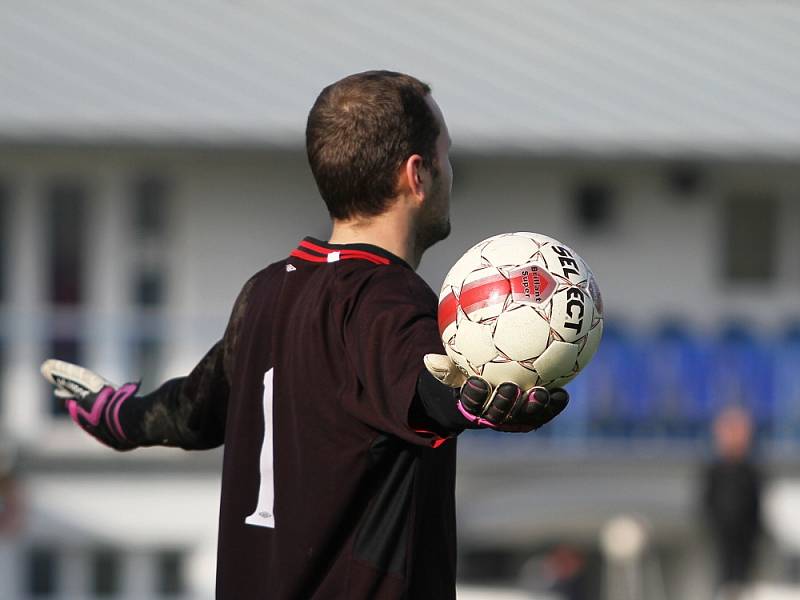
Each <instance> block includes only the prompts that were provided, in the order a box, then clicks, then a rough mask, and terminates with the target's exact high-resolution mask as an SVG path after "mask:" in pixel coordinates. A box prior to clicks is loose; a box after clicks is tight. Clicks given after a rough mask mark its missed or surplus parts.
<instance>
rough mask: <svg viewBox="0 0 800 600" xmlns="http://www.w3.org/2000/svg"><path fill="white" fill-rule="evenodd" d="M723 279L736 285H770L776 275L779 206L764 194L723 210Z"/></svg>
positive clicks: (743, 196)
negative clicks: (768, 283)
mask: <svg viewBox="0 0 800 600" xmlns="http://www.w3.org/2000/svg"><path fill="white" fill-rule="evenodd" d="M722 226H723V236H722V239H723V275H724V277H725V279H726V280H727V281H729V282H732V283H767V282H770V281H772V280H773V279H774V278H775V275H776V261H777V258H778V241H779V240H778V204H777V202H776V200H775V198H773V197H771V196H769V195H767V194H763V195H758V194H741V195H736V196H733V197H731V198H729V199H728V201H727V202H726V203H725V204H724V207H723V215H722Z"/></svg>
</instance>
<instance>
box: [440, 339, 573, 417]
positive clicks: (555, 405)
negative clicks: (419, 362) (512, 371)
mask: <svg viewBox="0 0 800 600" xmlns="http://www.w3.org/2000/svg"><path fill="white" fill-rule="evenodd" d="M448 363H449V364H448ZM425 366H426V368H427V369H428V372H430V373H431V375H433V376H434V377H436V379H438V380H439V381H441V382H442V383H444V384H446V385H450V386H451V387H459V386H460V387H461V392H460V394H459V397H458V410H459V411H460V412H461V414H462V415H464V417H465V418H466V419H468V420H469V421H470V422H472V423H474V424H475V425H478V426H480V427H489V428H491V429H496V430H498V431H512V432H528V431H532V430H534V429H538V428H539V427H541V426H542V425H545V424H546V423H548V422H550V421H551V420H553V419H554V418H555V417H556V416H557V415H558V414H559V413H560V412H561V411H562V410H564V408H565V407H566V406H567V403H568V402H569V394H567V392H566V390H563V389H561V388H553V389H552V390H547V389H546V388H543V387H534V388H531V389H530V390H527V391H524V390H522V389H521V388H520V387H519V386H518V385H516V384H514V383H501V384H500V385H498V386H497V388H495V389H494V390H493V389H492V386H491V385H489V383H488V382H487V381H486V380H484V379H482V378H480V377H469V378H467V377H466V376H465V375H464V374H463V373H461V372H460V371H459V370H458V367H457V366H456V365H455V364H454V363H453V362H452V361H451V360H450V359H449V358H448V357H447V356H444V355H436V354H428V355H427V356H425ZM459 375H460V377H459Z"/></svg>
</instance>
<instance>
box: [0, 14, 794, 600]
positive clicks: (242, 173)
mask: <svg viewBox="0 0 800 600" xmlns="http://www.w3.org/2000/svg"><path fill="white" fill-rule="evenodd" d="M420 15H423V17H422V18H420ZM798 22H800V9H798V8H797V7H795V6H793V5H791V4H764V3H760V2H750V1H748V2H739V3H736V4H734V5H721V4H718V3H712V2H699V3H698V2H693V3H689V2H677V3H670V4H669V5H666V4H665V5H646V6H638V7H627V8H625V9H622V8H621V7H619V6H617V5H616V4H615V3H610V2H608V3H607V2H594V3H591V4H586V5H583V4H581V3H555V4H554V3H549V2H544V1H541V2H539V1H537V2H533V3H531V2H521V1H519V2H512V3H503V4H502V5H501V6H498V7H494V8H492V9H491V10H487V8H486V7H485V6H484V5H483V4H482V3H478V2H466V3H463V2H462V3H459V4H458V7H457V8H456V7H455V6H453V7H450V6H449V5H445V4H430V3H419V4H418V5H417V6H416V7H415V8H414V7H409V9H408V13H405V12H403V11H402V10H401V9H400V8H399V7H397V6H391V7H390V6H388V5H387V6H381V7H376V6H370V7H367V6H366V5H359V6H356V5H348V4H344V5H336V6H333V5H322V4H320V5H315V6H314V7H313V8H309V7H306V6H300V5H298V6H294V5H291V6H290V5H286V4H280V3H254V2H249V1H243V2H237V3H224V4H223V3H212V2H200V3H196V2H188V1H178V2H170V3H157V2H155V1H153V0H147V1H145V2H138V3H127V4H121V3H112V4H109V3H106V2H101V1H100V0H82V1H75V2H69V3H56V4H54V3H38V2H26V3H17V2H11V1H5V2H0V48H1V50H0V390H1V391H2V393H1V395H0V431H2V433H0V436H2V438H0V440H1V441H2V444H3V446H4V447H8V448H14V449H15V450H14V452H13V455H14V456H15V457H16V458H15V461H14V462H15V466H14V468H13V469H11V468H9V470H8V473H9V475H8V481H11V480H13V482H14V483H13V486H12V485H11V484H9V486H8V487H7V488H0V489H2V490H6V489H11V488H12V487H13V489H14V490H15V491H14V497H15V498H16V500H14V503H15V506H16V507H17V508H15V509H14V510H15V511H19V515H18V517H15V519H17V518H18V524H17V525H15V527H14V528H7V529H4V528H3V526H2V509H0V597H2V598H6V597H8V598H28V597H35V598H40V597H42V598H46V597H51V598H94V597H122V598H130V599H132V598H155V597H180V598H192V599H194V598H207V597H209V596H210V594H211V592H210V590H211V589H212V588H213V579H214V558H215V557H214V552H215V548H214V543H215V530H216V503H217V495H218V469H219V452H211V453H205V454H188V453H183V452H180V451H173V452H170V451H165V450H141V451H136V452H133V453H126V454H115V453H112V452H110V451H106V450H105V449H103V448H101V447H100V446H99V445H98V444H96V443H95V442H94V441H93V440H91V439H89V438H87V437H85V436H83V435H81V433H80V432H78V431H77V430H76V429H74V428H73V427H72V425H71V423H70V422H69V419H68V418H65V413H64V411H63V409H62V408H61V406H60V405H59V404H57V403H56V402H55V401H54V400H53V399H52V398H51V397H50V396H49V394H48V389H47V387H46V386H45V385H44V383H43V381H42V380H41V378H40V377H39V375H38V365H39V363H40V362H41V360H42V359H44V358H46V357H49V356H57V357H59V358H62V359H65V360H70V361H74V362H79V363H84V364H87V365H91V367H92V368H94V369H96V370H97V371H98V372H100V373H101V374H103V375H105V376H107V377H108V378H110V379H113V380H116V381H118V382H122V381H127V380H131V379H138V378H141V379H142V380H143V388H144V389H152V388H153V387H155V386H156V385H157V384H158V383H159V382H160V381H162V380H164V379H165V378H168V377H173V376H179V375H181V374H183V373H186V372H187V371H188V369H190V368H191V367H192V366H193V365H194V364H195V362H196V361H197V360H199V358H200V357H201V356H202V355H203V354H204V353H205V351H206V350H207V349H208V347H210V345H211V344H213V343H214V341H216V339H218V338H219V337H220V336H221V334H222V331H223V328H224V325H225V322H226V319H227V312H228V310H229V308H230V306H231V304H232V302H233V299H234V298H235V295H236V293H237V292H238V290H239V286H240V285H241V284H242V283H243V282H244V281H245V280H246V278H247V277H248V276H249V275H250V274H252V273H253V272H255V271H256V270H258V269H259V268H261V267H262V266H263V265H265V264H267V263H269V262H271V261H273V260H276V259H279V258H282V257H284V256H285V255H286V254H287V253H288V252H289V251H290V250H291V248H293V247H294V245H295V244H296V243H297V241H298V240H299V239H300V238H301V237H303V236H305V235H314V236H317V237H323V238H324V237H325V236H326V235H327V233H328V221H327V216H326V214H325V211H324V207H323V205H322V203H321V201H320V200H319V199H318V197H317V194H316V189H315V187H314V183H313V180H312V179H311V175H310V172H309V170H308V168H307V166H306V163H305V155H304V150H303V130H304V126H305V116H306V114H307V111H308V109H309V108H310V106H311V104H312V102H313V100H314V98H315V96H316V94H317V93H318V92H319V90H320V89H321V88H322V87H323V86H324V85H326V84H328V83H330V82H332V81H334V80H336V79H338V78H339V77H341V76H343V75H345V74H348V73H351V72H354V71H359V70H365V69H369V68H390V69H396V70H403V71H408V72H411V73H413V74H416V75H418V76H419V77H421V78H423V79H425V80H427V81H430V82H431V83H432V84H433V87H434V94H435V96H436V98H437V100H438V101H439V103H440V105H441V106H442V108H443V110H444V112H445V115H446V117H447V119H448V123H449V127H450V130H451V134H452V137H453V140H454V147H453V163H454V169H455V187H454V194H453V206H452V217H453V226H454V229H453V234H452V236H451V237H450V238H449V239H448V240H446V241H445V242H444V243H442V244H441V245H440V246H437V247H436V248H435V249H433V250H432V251H431V252H430V253H429V255H427V256H426V257H425V258H424V260H423V264H422V266H421V269H420V271H421V273H422V275H423V276H424V277H426V279H427V280H428V281H429V282H430V284H431V285H432V286H433V287H434V289H436V288H438V286H439V284H440V282H441V280H442V278H443V276H444V274H445V273H446V271H447V269H448V268H449V267H450V265H452V263H453V262H454V261H455V260H456V259H457V258H458V257H459V256H460V254H461V253H462V252H463V251H464V250H465V249H466V248H468V247H469V246H471V245H472V244H473V243H475V242H477V241H478V240H480V239H483V238H485V237H488V236H489V235H491V234H494V233H498V232H503V231H513V230H530V231H538V232H542V233H547V234H548V235H551V236H553V237H556V238H558V239H561V240H563V241H564V242H566V243H568V244H569V245H570V246H572V247H573V248H575V249H576V250H577V251H578V252H580V254H581V255H582V256H583V257H584V258H586V259H587V261H588V262H589V264H590V265H591V267H592V269H593V270H594V272H595V274H596V276H597V278H598V281H599V282H600V285H601V288H602V291H603V295H604V300H605V309H606V317H607V323H608V333H607V336H606V341H605V342H604V344H603V346H602V347H601V351H600V353H599V354H598V356H597V358H596V359H595V362H594V363H593V364H592V365H591V366H590V367H589V369H587V372H586V373H585V375H583V376H581V377H580V378H579V379H578V380H576V382H575V383H574V386H573V389H572V390H571V391H572V393H573V402H572V406H571V407H570V409H569V411H568V414H565V415H564V416H563V417H561V418H560V420H559V422H558V423H557V424H556V425H555V426H554V427H552V428H551V430H550V431H545V432H542V433H541V434H540V435H537V436H529V437H526V438H524V439H523V438H520V437H513V436H512V437H510V438H509V437H508V436H506V437H503V436H495V435H491V434H482V433H481V434H468V435H466V436H464V438H462V442H463V443H462V464H461V466H462V469H461V470H462V473H461V480H460V487H459V494H460V495H461V496H462V498H461V510H462V515H461V516H462V522H463V523H462V537H461V543H462V550H463V552H464V560H463V561H462V574H463V576H464V579H466V580H469V579H473V580H481V581H489V580H492V579H496V580H504V581H505V582H506V583H508V582H509V581H511V582H513V581H514V579H515V578H516V577H517V576H518V574H519V572H520V569H521V568H522V566H523V564H524V563H526V562H528V559H529V558H530V556H531V555H537V554H538V553H541V554H542V555H543V556H544V555H545V554H546V552H547V551H548V549H549V548H550V547H551V546H554V545H556V544H558V543H561V542H567V543H571V544H574V545H577V547H581V548H584V549H585V550H586V552H587V555H588V556H594V555H593V554H592V553H593V552H594V551H595V549H596V547H597V535H598V532H599V531H600V530H601V528H602V526H603V524H604V523H605V522H606V520H608V519H609V518H611V517H613V516H615V515H616V514H618V513H635V514H638V515H642V516H643V517H644V518H645V519H646V520H648V521H649V522H650V525H651V527H652V540H653V544H654V546H655V550H654V552H655V555H656V557H657V558H658V560H657V562H658V564H659V565H660V568H661V570H662V571H663V579H664V580H665V581H667V584H666V585H667V586H668V587H669V586H671V587H670V589H671V590H672V592H673V593H674V596H673V597H686V598H689V597H692V598H694V597H699V596H697V594H698V593H699V592H698V590H702V589H704V586H706V585H707V584H708V581H709V580H710V577H711V575H710V571H709V567H708V562H707V559H706V558H705V554H704V553H703V552H702V546H701V544H702V537H701V536H700V535H699V534H698V530H697V527H696V522H695V521H694V514H693V510H694V508H695V506H694V503H695V500H696V498H695V488H694V480H695V475H696V464H697V461H698V460H699V458H700V456H701V453H702V450H703V441H704V439H705V437H704V436H705V432H706V427H707V424H708V422H709V419H710V418H711V416H712V415H713V413H714V411H715V410H716V409H717V408H718V407H719V406H721V405H722V403H724V402H727V401H730V400H734V401H739V402H743V403H745V404H750V403H758V404H757V405H753V406H751V408H755V409H757V410H758V414H759V419H760V422H759V423H758V426H759V429H760V432H761V434H762V439H763V440H764V442H765V444H764V447H765V449H766V450H767V452H766V453H765V456H767V457H768V458H770V459H771V461H772V466H773V468H774V469H775V471H776V473H778V475H780V476H786V477H788V476H789V475H791V474H792V472H793V471H794V470H795V469H796V465H795V463H794V461H791V460H787V458H786V457H791V455H792V452H794V451H796V450H797V448H798V445H797V442H798V439H799V438H798V435H800V410H799V409H798V408H797V407H798V406H800V402H798V401H800V386H798V385H797V383H796V382H795V381H794V379H795V377H794V365H795V364H796V361H795V358H797V357H800V351H799V350H798V349H800V341H798V340H800V334H798V331H800V328H799V327H798V324H800V310H798V305H797V296H798V289H799V288H800V238H798V237H797V236H796V235H795V232H796V231H797V230H798V226H799V225H800V203H798V202H797V200H798V195H799V193H800V174H798V169H797V163H798V156H800V103H798V98H800V62H798V61H797V60H796V51H797V38H796V31H797V26H798ZM410 32H413V35H412V34H411V33H410ZM415 36H417V37H415ZM754 386H755V387H756V388H757V389H758V390H759V393H758V394H756V395H754V394H753V393H752V392H751V391H750V390H752V389H753V387H754ZM487 449H491V452H487ZM0 493H4V492H2V491H0ZM6 496H8V497H11V495H10V494H6ZM3 501H5V497H4V498H3ZM15 522H17V521H15ZM773 551H774V552H775V553H779V550H774V549H773ZM681 586H683V587H681ZM654 597H655V596H654Z"/></svg>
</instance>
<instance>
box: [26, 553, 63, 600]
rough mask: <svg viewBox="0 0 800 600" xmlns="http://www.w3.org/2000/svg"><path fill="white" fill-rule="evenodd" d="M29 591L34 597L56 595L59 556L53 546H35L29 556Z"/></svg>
mask: <svg viewBox="0 0 800 600" xmlns="http://www.w3.org/2000/svg"><path fill="white" fill-rule="evenodd" d="M26 567H27V591H28V595H29V596H31V597H33V598H51V597H54V596H55V595H56V591H57V590H56V587H57V584H56V582H57V579H58V557H57V555H56V552H55V551H54V550H53V549H52V548H45V547H34V548H31V549H30V551H29V552H28V556H27V565H26Z"/></svg>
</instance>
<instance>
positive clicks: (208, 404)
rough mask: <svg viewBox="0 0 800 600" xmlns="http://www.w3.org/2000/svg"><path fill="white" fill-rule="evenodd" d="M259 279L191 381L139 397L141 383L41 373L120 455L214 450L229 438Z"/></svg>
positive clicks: (68, 370) (46, 369) (64, 371)
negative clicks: (241, 350) (237, 370)
mask: <svg viewBox="0 0 800 600" xmlns="http://www.w3.org/2000/svg"><path fill="white" fill-rule="evenodd" d="M253 281H254V279H251V280H250V281H248V282H247V283H246V284H245V286H244V287H243V288H242V291H241V292H240V293H239V297H238V298H237V299H236V303H235V304H234V307H233V312H232V314H231V318H230V320H229V321H228V327H227V329H226V330H225V335H224V337H223V338H222V340H220V341H219V342H217V343H216V344H214V346H213V347H212V348H211V350H209V351H208V353H207V354H206V355H205V356H204V357H203V359H202V360H201V361H200V362H199V363H198V364H197V366H196V367H195V368H194V369H193V370H192V372H191V373H190V374H189V375H187V376H186V377H180V378H177V379H172V380H170V381H167V382H166V383H165V384H163V385H162V386H161V387H159V388H158V389H157V390H156V391H154V392H152V393H150V394H147V395H144V396H139V395H137V391H138V389H139V384H138V383H127V384H125V385H123V386H116V385H114V384H113V383H111V382H110V381H108V380H106V379H104V378H103V377H101V376H100V375H98V374H97V373H94V372H92V371H90V370H89V369H85V368H83V367H79V366H78V365H73V364H70V363H67V362H64V361H60V360H52V359H51V360H47V361H45V362H44V364H42V374H43V375H44V376H45V378H46V379H47V380H48V381H49V382H50V383H52V384H53V385H54V386H55V394H56V396H58V397H60V398H63V399H64V400H65V401H66V406H67V409H68V410H69V414H70V416H71V417H72V420H73V421H75V422H76V423H77V424H78V425H79V426H80V427H81V428H82V429H84V430H85V431H87V432H88V433H89V434H90V435H92V436H94V437H95V438H97V439H98V440H99V441H100V442H102V443H103V444H105V445H107V446H110V447H112V448H115V449H116V450H130V449H132V448H136V447H139V446H177V447H180V448H185V449H187V450H202V449H206V448H213V447H215V446H219V445H220V444H222V443H223V441H224V439H225V420H226V415H227V410H228V395H229V393H230V377H229V373H230V372H231V362H232V357H233V354H234V348H235V346H236V343H237V340H238V335H239V330H240V324H241V321H242V319H243V317H244V314H245V309H246V308H247V305H248V300H249V296H250V291H251V290H252V287H253Z"/></svg>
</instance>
